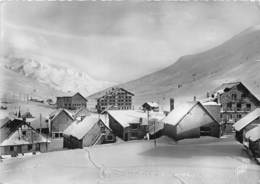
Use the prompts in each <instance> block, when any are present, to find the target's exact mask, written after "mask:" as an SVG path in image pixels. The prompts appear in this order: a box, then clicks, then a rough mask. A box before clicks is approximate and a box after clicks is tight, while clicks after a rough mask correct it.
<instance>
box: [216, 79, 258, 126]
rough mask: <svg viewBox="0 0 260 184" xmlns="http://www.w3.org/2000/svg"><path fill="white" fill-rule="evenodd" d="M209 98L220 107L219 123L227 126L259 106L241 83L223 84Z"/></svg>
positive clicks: (254, 97)
mask: <svg viewBox="0 0 260 184" xmlns="http://www.w3.org/2000/svg"><path fill="white" fill-rule="evenodd" d="M211 97H212V98H213V99H214V101H216V102H217V103H218V104H220V105H221V111H220V117H221V121H222V123H224V124H227V125H232V124H234V123H235V122H236V121H238V120H239V119H241V118H242V117H244V116H245V115H246V114H248V113H249V112H251V111H253V110H254V109H256V108H257V107H259V106H260V101H259V100H258V98H257V97H256V96H254V95H253V94H252V93H251V92H250V91H249V90H248V88H247V87H246V86H245V85H243V84H242V83H241V82H232V83H224V84H222V85H221V86H219V87H218V88H216V89H215V90H214V91H213V92H212V94H211Z"/></svg>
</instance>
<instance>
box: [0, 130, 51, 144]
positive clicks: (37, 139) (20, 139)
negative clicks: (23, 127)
mask: <svg viewBox="0 0 260 184" xmlns="http://www.w3.org/2000/svg"><path fill="white" fill-rule="evenodd" d="M33 131H34V130H33ZM32 142H33V143H43V142H50V141H49V140H47V139H46V138H45V137H43V136H42V135H41V134H39V133H37V132H35V131H34V136H33V141H32V139H31V136H29V138H27V137H24V136H21V133H19V132H18V130H17V131H15V132H14V133H13V134H12V135H11V136H9V137H8V138H7V139H5V140H4V141H3V142H2V143H1V144H0V146H13V145H23V144H32Z"/></svg>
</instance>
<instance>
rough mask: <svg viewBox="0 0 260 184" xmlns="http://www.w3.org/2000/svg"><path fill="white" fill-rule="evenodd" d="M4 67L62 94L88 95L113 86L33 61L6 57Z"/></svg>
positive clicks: (74, 72)
mask: <svg viewBox="0 0 260 184" xmlns="http://www.w3.org/2000/svg"><path fill="white" fill-rule="evenodd" d="M6 59H7V61H6V63H5V67H6V68H7V69H10V70H12V71H14V72H16V73H20V74H22V75H24V76H26V77H30V78H33V79H35V80H37V81H38V82H41V83H44V84H47V85H49V86H50V87H52V88H54V89H56V90H59V91H63V92H81V93H82V94H84V95H90V94H92V93H95V92H97V91H99V90H103V89H105V88H107V87H110V86H112V85H114V83H112V82H107V81H100V80H95V79H93V78H92V77H90V76H89V75H88V74H86V73H83V72H78V71H77V70H75V69H72V68H68V67H64V66H62V67H58V66H54V65H53V64H48V63H43V62H39V61H37V60H34V59H28V58H21V57H8V58H6Z"/></svg>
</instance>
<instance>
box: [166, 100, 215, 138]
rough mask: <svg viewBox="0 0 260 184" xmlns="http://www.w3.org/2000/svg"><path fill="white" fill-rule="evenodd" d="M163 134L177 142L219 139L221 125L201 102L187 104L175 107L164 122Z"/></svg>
mask: <svg viewBox="0 0 260 184" xmlns="http://www.w3.org/2000/svg"><path fill="white" fill-rule="evenodd" d="M162 121H163V122H164V129H163V134H164V135H167V136H169V137H171V138H173V139H175V140H180V139H185V138H198V137H200V136H202V135H206V136H213V137H219V136H220V125H219V123H218V122H217V121H216V119H215V118H214V117H213V116H212V115H211V114H210V113H209V112H208V111H207V109H206V108H205V107H203V105H202V104H201V103H200V102H195V101H194V102H187V103H183V104H182V105H179V106H177V107H175V108H174V109H173V110H172V111H171V112H170V113H169V114H168V116H166V117H165V118H164V119H163V120H162Z"/></svg>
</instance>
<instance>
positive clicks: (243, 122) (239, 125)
mask: <svg viewBox="0 0 260 184" xmlns="http://www.w3.org/2000/svg"><path fill="white" fill-rule="evenodd" d="M259 117H260V108H257V109H255V110H254V111H252V112H250V113H248V114H247V115H245V116H244V117H243V118H241V119H240V120H239V121H237V122H236V123H235V124H234V125H233V127H234V129H235V130H236V131H240V130H242V129H243V128H244V127H246V126H247V125H249V124H250V123H252V122H253V121H254V120H256V119H257V118H259Z"/></svg>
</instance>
